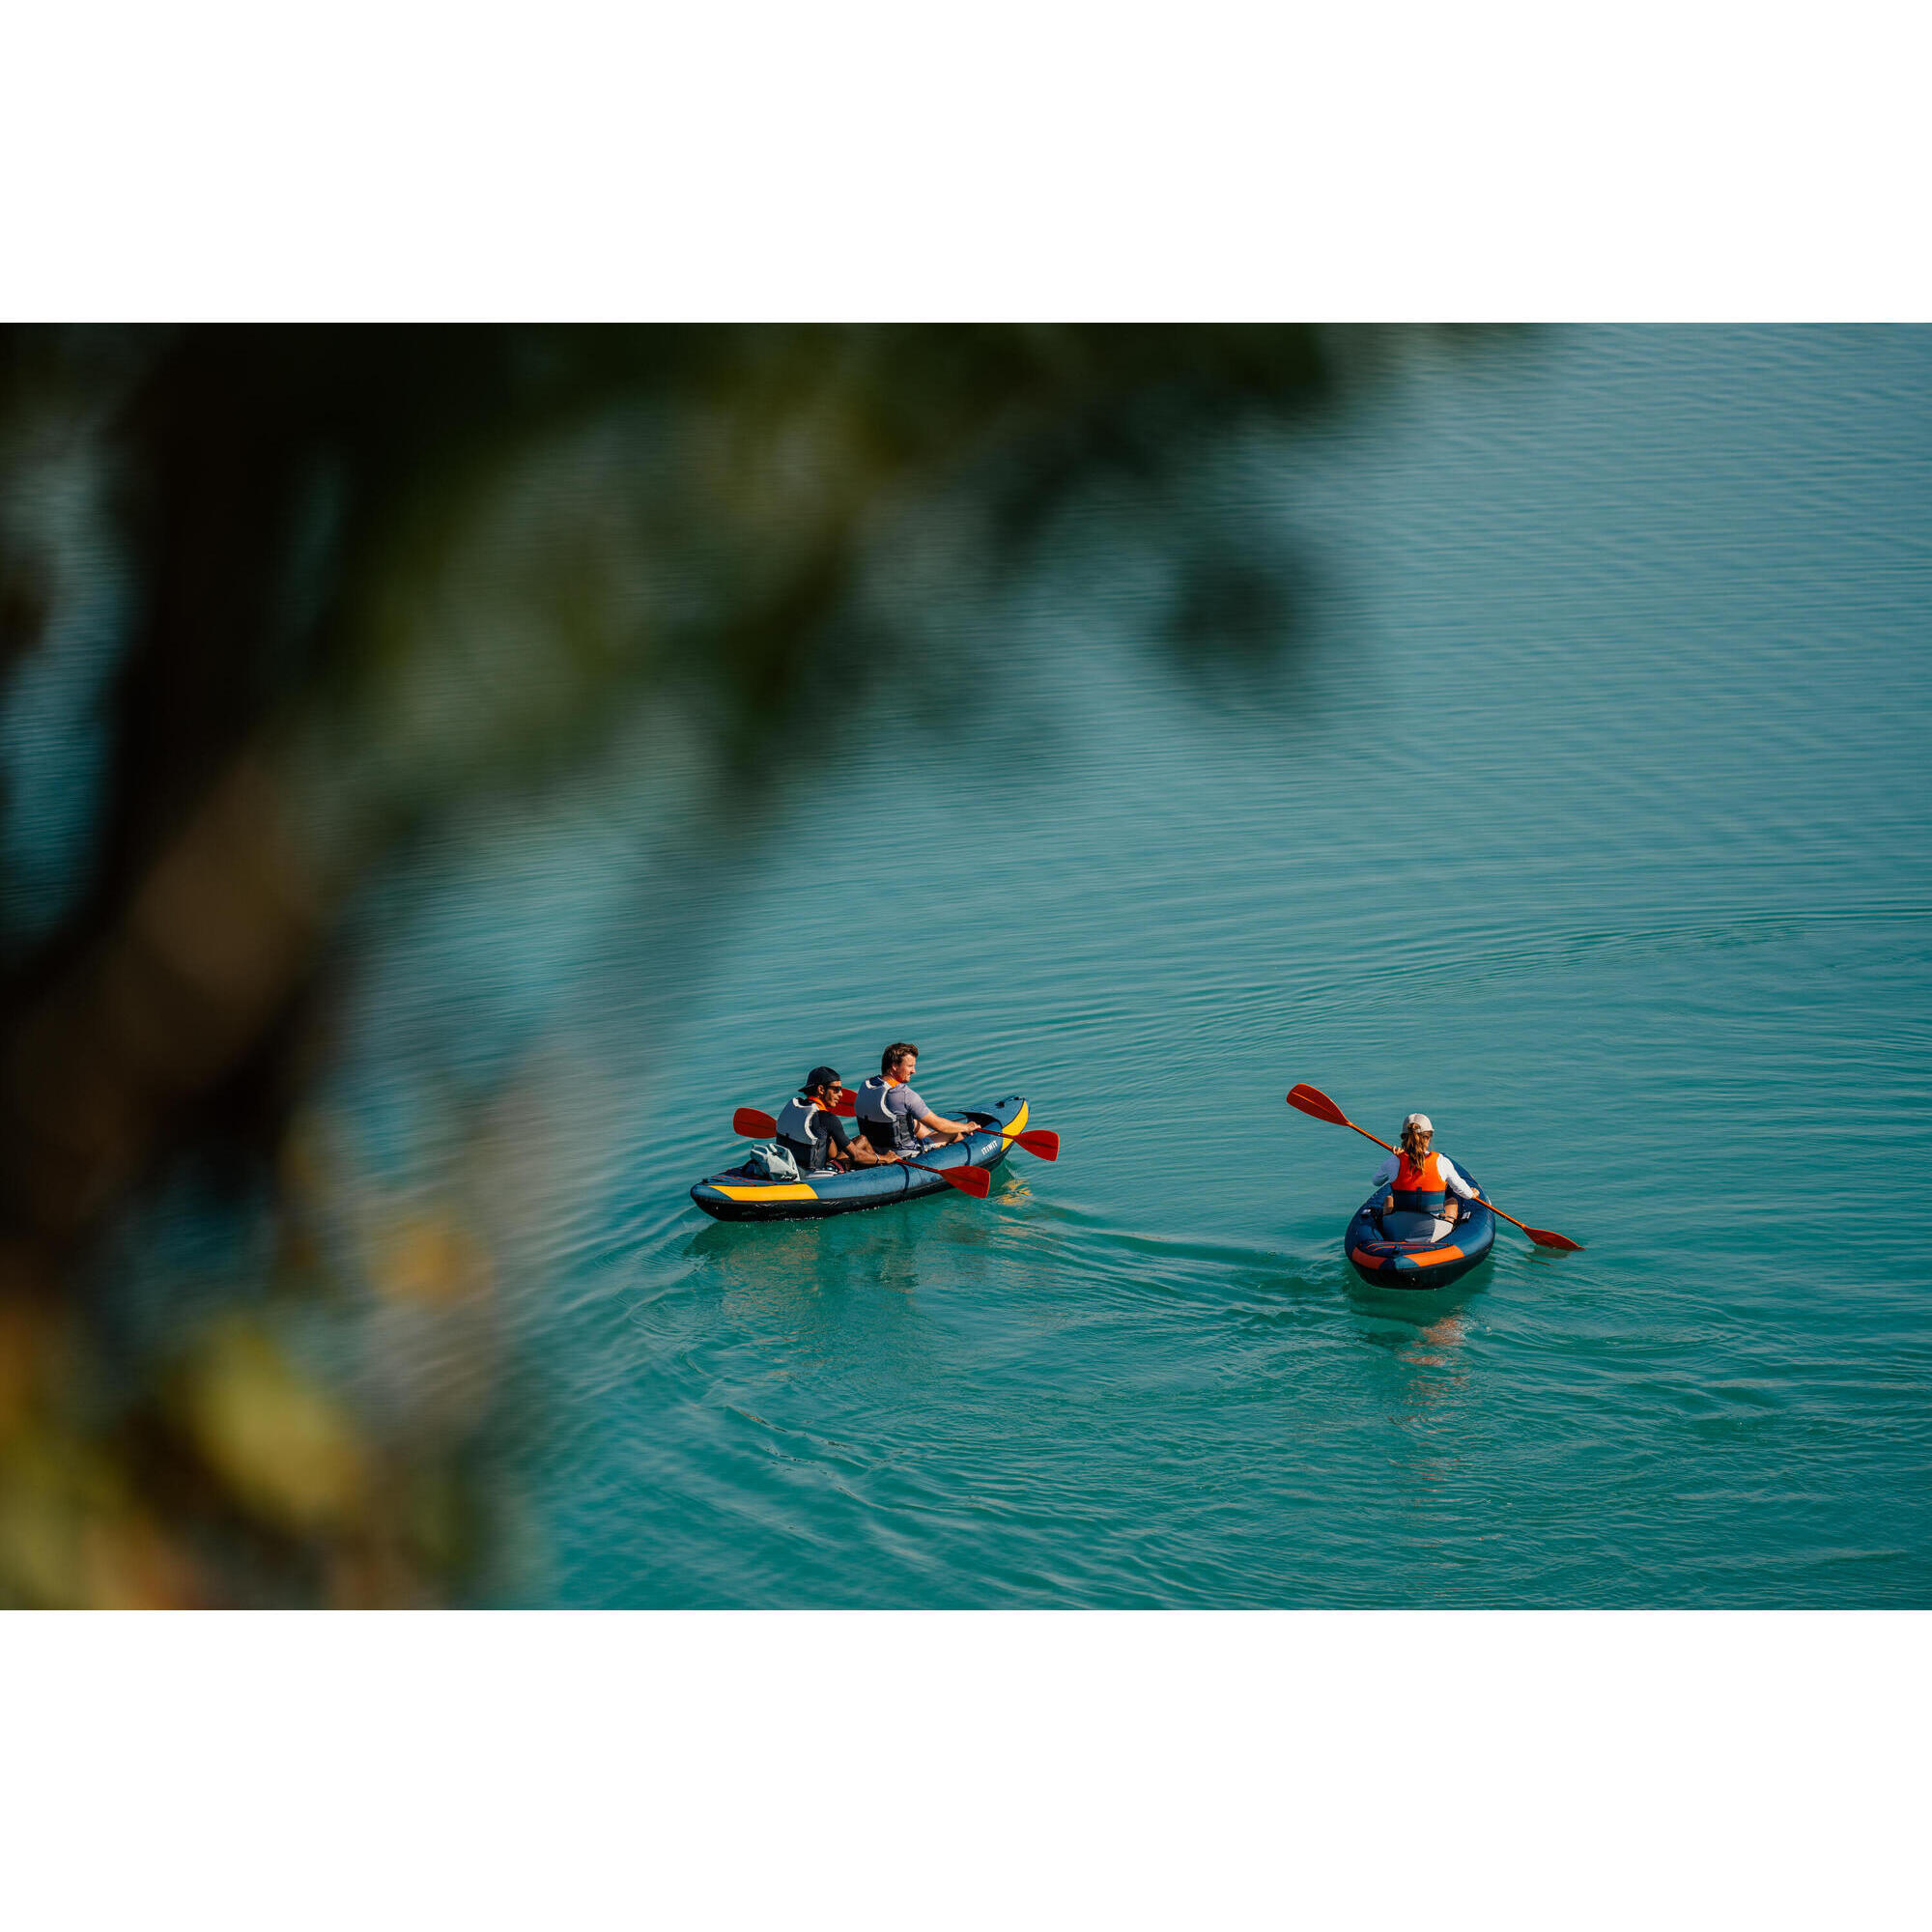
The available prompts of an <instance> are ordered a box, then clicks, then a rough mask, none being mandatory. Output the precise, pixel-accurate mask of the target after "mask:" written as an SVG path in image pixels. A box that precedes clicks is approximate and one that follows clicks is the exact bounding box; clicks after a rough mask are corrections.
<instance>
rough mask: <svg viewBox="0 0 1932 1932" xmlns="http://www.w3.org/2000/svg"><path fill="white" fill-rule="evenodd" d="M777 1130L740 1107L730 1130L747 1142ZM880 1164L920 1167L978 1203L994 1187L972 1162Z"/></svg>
mask: <svg viewBox="0 0 1932 1932" xmlns="http://www.w3.org/2000/svg"><path fill="white" fill-rule="evenodd" d="M778 1130H779V1123H778V1122H777V1121H775V1120H774V1119H773V1118H772V1116H771V1115H769V1114H767V1113H762V1112H760V1111H759V1109H758V1108H756V1107H740V1108H739V1109H738V1111H737V1112H736V1113H735V1114H733V1115H732V1116H731V1131H732V1132H733V1133H734V1134H743V1135H744V1136H745V1138H746V1139H747V1140H765V1139H767V1138H769V1137H770V1136H772V1135H774V1134H776V1133H777V1132H778ZM982 1131H990V1129H982ZM880 1164H881V1165H882V1166H887V1167H917V1168H920V1169H922V1170H923V1171H924V1172H925V1173H927V1174H936V1175H938V1177H939V1178H940V1179H942V1180H943V1181H945V1182H946V1184H947V1185H948V1186H949V1187H956V1188H957V1189H958V1190H959V1191H960V1193H962V1194H970V1195H972V1196H973V1197H974V1199H975V1200H978V1201H983V1200H984V1199H985V1198H986V1195H987V1192H988V1190H989V1189H990V1188H991V1187H992V1184H993V1182H992V1178H991V1176H989V1175H988V1174H987V1172H986V1170H985V1169H984V1168H983V1167H974V1166H972V1165H971V1164H970V1163H969V1164H968V1165H967V1166H964V1167H932V1166H930V1165H928V1164H927V1163H926V1162H925V1161H923V1160H896V1161H885V1162H881V1163H880Z"/></svg>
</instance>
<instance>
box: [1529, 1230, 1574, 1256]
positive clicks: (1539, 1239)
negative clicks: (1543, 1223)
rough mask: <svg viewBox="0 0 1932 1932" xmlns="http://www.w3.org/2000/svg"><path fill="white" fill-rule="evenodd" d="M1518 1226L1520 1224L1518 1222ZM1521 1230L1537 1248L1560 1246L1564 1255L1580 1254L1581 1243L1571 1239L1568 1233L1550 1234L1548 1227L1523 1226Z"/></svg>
mask: <svg viewBox="0 0 1932 1932" xmlns="http://www.w3.org/2000/svg"><path fill="white" fill-rule="evenodd" d="M1518 1226H1519V1227H1521V1226H1522V1224H1521V1223H1520V1222H1519V1223H1518ZM1522 1232H1523V1233H1524V1234H1525V1235H1527V1236H1529V1238H1530V1239H1531V1240H1532V1241H1534V1242H1535V1243H1536V1245H1537V1246H1538V1247H1539V1248H1561V1249H1562V1250H1563V1252H1564V1253H1565V1254H1566V1255H1580V1254H1581V1253H1582V1252H1583V1243H1582V1242H1581V1241H1573V1240H1572V1239H1571V1238H1570V1237H1569V1236H1568V1235H1557V1234H1552V1233H1551V1232H1550V1231H1549V1230H1548V1228H1529V1227H1523V1229H1522Z"/></svg>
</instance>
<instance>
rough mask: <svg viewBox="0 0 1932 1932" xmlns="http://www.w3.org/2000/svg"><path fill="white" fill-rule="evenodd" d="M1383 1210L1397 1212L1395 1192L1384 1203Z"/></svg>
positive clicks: (1391, 1212)
mask: <svg viewBox="0 0 1932 1932" xmlns="http://www.w3.org/2000/svg"><path fill="white" fill-rule="evenodd" d="M1382 1212H1383V1213H1384V1214H1393V1213H1394V1212H1395V1196H1394V1195H1393V1194H1391V1195H1390V1196H1389V1198H1388V1199H1387V1200H1386V1201H1384V1202H1383V1203H1382Z"/></svg>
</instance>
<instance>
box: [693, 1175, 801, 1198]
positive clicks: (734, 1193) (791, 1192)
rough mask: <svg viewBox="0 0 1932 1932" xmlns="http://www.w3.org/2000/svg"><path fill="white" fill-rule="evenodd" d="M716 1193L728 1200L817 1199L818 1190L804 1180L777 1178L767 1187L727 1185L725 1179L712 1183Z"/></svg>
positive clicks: (713, 1190)
mask: <svg viewBox="0 0 1932 1932" xmlns="http://www.w3.org/2000/svg"><path fill="white" fill-rule="evenodd" d="M711 1189H712V1192H713V1193H714V1194H722V1195H724V1197H725V1200H727V1201H816V1200H817V1199H818V1190H817V1189H816V1188H815V1187H808V1186H807V1185H806V1184H805V1182H804V1181H802V1180H775V1181H773V1182H772V1183H771V1184H770V1185H769V1186H766V1187H726V1186H725V1184H724V1182H723V1181H719V1180H714V1181H713V1182H712V1183H711Z"/></svg>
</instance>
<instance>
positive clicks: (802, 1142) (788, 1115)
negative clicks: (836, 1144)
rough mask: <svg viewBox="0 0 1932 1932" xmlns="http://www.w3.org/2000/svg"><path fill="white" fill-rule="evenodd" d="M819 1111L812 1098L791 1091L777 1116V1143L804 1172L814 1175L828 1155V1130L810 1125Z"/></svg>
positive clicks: (824, 1162)
mask: <svg viewBox="0 0 1932 1932" xmlns="http://www.w3.org/2000/svg"><path fill="white" fill-rule="evenodd" d="M821 1111H822V1109H821V1108H820V1107H819V1104H818V1102H817V1101H816V1100H808V1099H807V1098H806V1097H805V1095H804V1094H793V1095H792V1096H791V1098H790V1099H789V1100H787V1101H786V1102H785V1103H784V1107H783V1109H782V1110H781V1113H780V1115H779V1127H778V1133H779V1145H780V1147H781V1148H783V1149H784V1150H785V1151H786V1152H787V1153H789V1154H790V1155H791V1157H792V1159H794V1160H795V1161H797V1162H798V1165H799V1170H800V1172H801V1173H804V1174H816V1173H817V1172H818V1170H819V1169H820V1168H821V1167H823V1166H824V1165H825V1164H826V1162H827V1161H829V1160H830V1159H831V1158H832V1130H831V1129H830V1128H829V1127H828V1128H826V1129H825V1130H824V1131H823V1132H820V1131H819V1130H818V1128H817V1127H816V1126H815V1124H814V1120H813V1117H814V1116H815V1115H817V1114H818V1113H820V1112H821Z"/></svg>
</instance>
